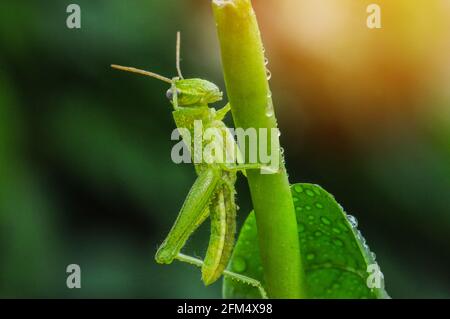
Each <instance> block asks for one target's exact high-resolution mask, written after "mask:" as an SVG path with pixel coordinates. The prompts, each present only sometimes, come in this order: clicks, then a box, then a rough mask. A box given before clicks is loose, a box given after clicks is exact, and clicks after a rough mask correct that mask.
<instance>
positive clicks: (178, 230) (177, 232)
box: [155, 169, 220, 264]
mask: <svg viewBox="0 0 450 319" xmlns="http://www.w3.org/2000/svg"><path fill="white" fill-rule="evenodd" d="M219 180H220V173H219V171H217V170H215V169H207V170H205V171H203V172H202V173H201V174H200V175H199V176H198V177H197V179H196V181H195V183H194V185H192V188H191V190H190V191H189V194H188V196H187V198H186V200H185V201H184V204H183V207H182V208H181V210H180V213H179V215H178V217H177V219H176V221H175V224H174V225H173V226H172V229H171V230H170V232H169V235H168V236H167V237H166V239H165V240H164V242H163V243H162V245H161V246H160V247H159V249H158V251H157V252H156V256H155V259H156V261H157V262H158V263H160V264H170V263H172V261H173V260H174V259H175V257H176V256H177V255H178V253H179V252H180V250H181V249H182V248H183V246H184V245H185V243H186V241H187V239H188V238H189V236H190V235H191V234H192V233H193V232H194V231H195V230H196V229H197V227H198V226H200V224H201V223H202V222H203V221H204V220H205V219H206V218H207V217H208V215H209V208H208V205H209V202H210V200H211V196H212V194H213V192H214V190H215V188H216V186H217V183H218V182H219Z"/></svg>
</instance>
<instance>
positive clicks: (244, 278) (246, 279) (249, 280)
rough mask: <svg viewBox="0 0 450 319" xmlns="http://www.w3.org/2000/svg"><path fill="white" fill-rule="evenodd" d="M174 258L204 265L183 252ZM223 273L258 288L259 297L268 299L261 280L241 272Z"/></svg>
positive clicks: (196, 264) (199, 265)
mask: <svg viewBox="0 0 450 319" xmlns="http://www.w3.org/2000/svg"><path fill="white" fill-rule="evenodd" d="M176 259H178V260H179V261H182V262H185V263H188V264H191V265H194V266H196V267H203V265H204V262H203V261H202V260H200V259H198V258H194V257H191V256H187V255H184V254H181V253H180V254H178V255H177V257H176ZM223 275H224V276H225V277H227V278H230V279H232V280H235V281H238V282H242V283H244V284H247V285H250V286H252V287H255V288H258V290H259V293H260V294H261V298H263V299H268V296H267V293H266V290H265V289H264V287H263V285H262V284H261V282H259V281H258V280H256V279H253V278H250V277H247V276H244V275H241V274H237V273H234V272H232V271H228V270H225V271H224V272H223Z"/></svg>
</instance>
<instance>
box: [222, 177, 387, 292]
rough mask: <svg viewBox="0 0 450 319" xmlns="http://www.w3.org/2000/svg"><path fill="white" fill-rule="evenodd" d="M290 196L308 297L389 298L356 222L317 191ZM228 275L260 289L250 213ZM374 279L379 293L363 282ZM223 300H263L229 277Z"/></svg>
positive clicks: (302, 189) (302, 187)
mask: <svg viewBox="0 0 450 319" xmlns="http://www.w3.org/2000/svg"><path fill="white" fill-rule="evenodd" d="M291 191H292V195H293V200H294V205H295V209H296V215H297V224H298V234H299V236H298V237H299V242H300V250H301V258H302V264H303V267H304V268H305V276H306V278H305V282H306V286H307V287H306V291H307V297H308V298H386V297H388V295H387V293H386V291H385V290H384V282H383V277H382V273H381V271H380V270H379V267H378V264H377V263H376V261H375V255H374V254H373V253H372V252H371V251H370V250H369V247H368V246H367V245H366V243H365V239H364V238H363V237H362V235H361V233H360V232H359V231H358V230H357V229H356V226H357V224H356V219H355V218H354V217H352V216H349V215H347V214H346V213H345V212H344V210H343V208H342V206H340V205H339V204H338V203H337V202H336V200H335V199H334V197H333V196H332V195H331V194H329V193H328V192H326V191H325V190H324V189H322V188H321V187H320V186H317V185H312V184H295V185H292V186H291ZM274 213H275V212H274ZM286 262H289V261H288V260H287V261H286ZM369 265H372V267H374V269H375V270H377V269H378V271H379V272H378V273H376V271H375V270H371V271H370V273H369V272H368V266H369ZM376 267H378V268H376ZM228 270H229V271H232V272H235V273H238V274H241V275H245V276H247V277H250V278H254V279H257V280H259V281H260V282H261V283H262V285H263V286H264V278H263V268H262V266H261V258H260V254H259V248H258V236H257V229H256V220H255V214H254V213H253V212H252V213H250V215H249V216H248V218H247V220H246V222H245V224H244V226H243V227H242V229H241V233H240V235H239V239H238V241H237V244H236V247H235V249H234V252H233V256H232V258H231V261H230V264H229V266H228ZM280 271H282V270H281V269H280ZM377 275H379V277H378V278H380V279H381V280H380V282H381V286H380V287H381V288H372V289H371V288H369V287H368V284H367V282H368V281H369V283H373V284H376V283H377V282H376V280H377ZM369 276H370V278H369ZM223 295H224V298H260V297H261V295H260V293H259V291H258V290H257V289H256V288H254V287H252V286H249V285H247V284H245V283H241V282H237V281H235V280H233V279H231V278H230V277H226V278H225V279H224V285H223Z"/></svg>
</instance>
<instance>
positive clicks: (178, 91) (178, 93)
mask: <svg viewBox="0 0 450 319" xmlns="http://www.w3.org/2000/svg"><path fill="white" fill-rule="evenodd" d="M177 95H178V96H180V95H181V91H180V90H178V89H177ZM166 96H167V98H168V99H169V100H170V101H172V100H173V90H172V89H168V90H167V92H166Z"/></svg>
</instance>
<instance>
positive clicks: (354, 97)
mask: <svg viewBox="0 0 450 319" xmlns="http://www.w3.org/2000/svg"><path fill="white" fill-rule="evenodd" d="M372 2H376V3H378V4H380V6H381V8H382V10H383V11H382V12H383V20H382V21H383V28H382V29H380V30H369V29H368V28H367V27H366V24H365V21H366V18H367V13H366V7H367V5H368V4H370V3H372ZM70 3H71V2H68V1H42V0H40V1H37V0H34V1H27V2H24V1H22V2H21V1H13V0H6V1H5V0H3V1H2V2H1V3H0V297H63V298H80V297H88V298H89V297H126V298H132V297H141V298H170V297H172V298H214V297H220V295H221V293H220V291H221V283H220V282H219V283H216V284H214V285H213V286H212V287H209V288H205V287H203V285H202V283H201V281H200V272H199V270H198V269H195V268H193V267H191V266H189V265H184V264H180V263H177V262H175V263H174V264H172V265H170V266H160V265H157V264H156V263H155V262H154V259H153V256H154V253H155V251H156V247H157V245H158V244H160V243H161V242H162V240H163V239H164V237H165V235H166V234H167V232H168V230H169V229H170V227H171V225H172V222H173V221H174V219H175V217H176V215H177V212H178V210H179V208H180V207H181V204H182V203H183V200H184V198H185V196H186V194H187V192H188V190H189V188H190V186H191V184H192V183H193V181H194V178H195V174H194V172H193V169H192V167H190V166H189V165H175V164H173V163H172V162H171V159H170V151H171V148H172V146H173V145H174V142H172V141H171V140H170V134H171V132H172V129H173V128H174V124H173V120H172V118H171V114H170V107H169V104H168V101H167V100H166V98H165V91H166V89H167V87H166V85H165V84H164V83H160V82H158V81H156V80H152V79H149V78H144V77H138V76H135V75H132V74H125V73H120V72H117V71H113V70H111V69H110V68H109V65H110V64H111V63H117V64H123V65H131V66H136V67H140V68H144V69H148V70H152V71H154V72H158V73H161V74H163V75H166V76H173V75H174V74H175V33H176V31H177V30H181V31H182V36H183V46H182V56H183V61H182V68H183V72H184V73H185V76H198V77H203V78H207V79H209V80H211V81H213V82H215V83H217V84H218V85H219V86H220V87H222V88H223V87H224V83H223V79H222V74H221V66H220V53H219V50H218V43H217V39H216V35H215V25H214V21H213V19H212V13H211V12H210V7H209V1H195V0H190V1H181V0H165V1H160V0H135V1H123V0H108V1H106V0H102V1H101V0H99V1H87V0H78V1H76V3H77V4H79V5H80V7H81V14H82V17H81V19H82V28H81V29H78V30H77V29H68V28H67V27H66V18H67V16H68V14H67V13H66V7H67V6H68V5H69V4H70ZM254 5H255V9H256V12H257V14H258V17H259V20H260V24H261V29H262V32H263V38H264V41H265V44H266V53H267V56H268V58H269V62H270V63H269V68H270V70H271V71H272V74H273V77H272V80H271V85H272V91H273V93H274V101H275V104H276V110H277V115H278V119H279V124H280V127H281V130H282V133H283V134H282V137H281V138H282V143H283V145H284V148H285V150H286V162H287V167H288V170H289V174H290V180H291V182H312V183H317V184H320V185H321V186H323V187H324V188H325V189H327V190H328V191H330V192H331V193H333V194H334V195H335V196H336V198H337V200H338V201H339V202H340V203H341V204H342V205H343V206H344V207H345V209H346V210H347V212H348V213H351V214H353V215H355V216H356V217H357V218H358V220H359V228H360V230H361V231H362V233H363V234H364V235H365V237H366V239H367V241H368V243H369V245H370V247H371V249H372V250H373V251H375V252H376V253H377V260H378V262H379V264H380V266H381V269H382V270H383V272H384V274H385V281H386V288H387V290H388V292H389V293H390V295H391V296H392V297H394V298H433V297H437V298H448V297H450V274H449V269H450V235H449V234H450V92H449V84H450V54H449V53H450V23H449V21H450V19H449V18H450V4H449V2H448V1H446V0H442V1H440V0H432V1H430V0H416V1H414V4H411V2H410V1H406V0H396V1H388V0H379V1H363V0H358V1H355V0H342V1H339V2H337V1H333V0H264V1H263V0H259V1H258V0H255V1H254ZM228 124H229V125H230V126H231V125H232V122H231V119H228ZM238 191H239V196H238V201H239V206H240V207H241V210H240V216H239V225H241V224H242V221H243V219H244V218H245V216H246V214H247V212H249V211H250V209H251V203H250V200H249V194H248V190H247V187H246V182H245V180H243V179H241V180H240V181H239V183H238ZM208 228H209V225H208V223H206V224H205V225H204V226H203V227H202V228H201V229H200V231H199V232H198V233H196V234H195V236H194V237H193V238H192V239H191V240H190V241H189V243H188V245H187V247H186V248H185V252H186V253H189V254H191V255H195V256H203V254H204V251H205V248H206V244H207V239H208V233H209V229H208ZM72 263H75V264H79V265H80V266H81V271H82V288H81V289H72V290H70V289H68V288H67V287H66V277H67V274H66V272H65V270H66V267H67V265H69V264H72Z"/></svg>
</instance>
